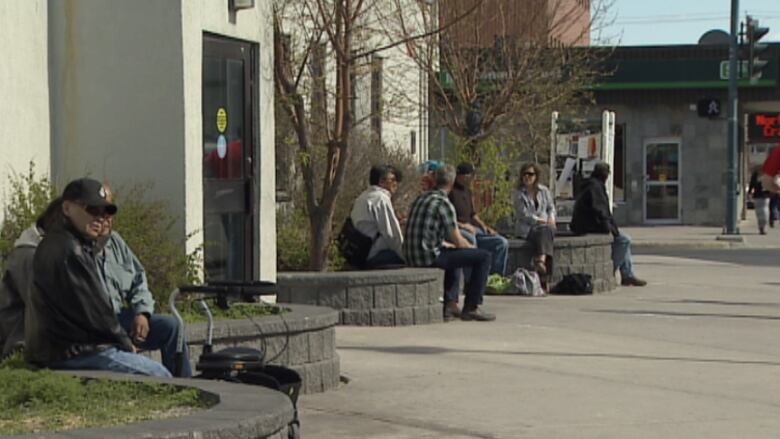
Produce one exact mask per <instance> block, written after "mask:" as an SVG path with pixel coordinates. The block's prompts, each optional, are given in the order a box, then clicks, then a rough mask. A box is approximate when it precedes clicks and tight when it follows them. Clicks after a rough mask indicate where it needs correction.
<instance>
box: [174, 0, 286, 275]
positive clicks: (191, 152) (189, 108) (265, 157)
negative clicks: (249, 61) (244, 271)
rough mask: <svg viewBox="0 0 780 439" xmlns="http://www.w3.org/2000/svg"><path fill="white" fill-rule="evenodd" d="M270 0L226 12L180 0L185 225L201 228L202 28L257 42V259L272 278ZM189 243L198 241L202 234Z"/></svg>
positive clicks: (220, 3)
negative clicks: (184, 145)
mask: <svg viewBox="0 0 780 439" xmlns="http://www.w3.org/2000/svg"><path fill="white" fill-rule="evenodd" d="M271 3H272V2H270V1H265V0H258V1H256V2H255V7H254V8H252V9H246V10H241V11H238V12H237V13H235V14H230V13H229V12H228V0H186V1H184V2H182V23H183V29H182V41H183V53H184V119H185V129H184V136H185V144H186V145H187V148H186V157H185V160H184V164H185V169H186V170H185V174H186V186H187V188H188V190H187V193H186V195H185V196H186V201H185V204H186V208H187V212H188V215H187V230H188V231H190V232H192V231H197V230H199V229H202V227H203V190H202V176H203V151H202V149H203V145H202V142H203V126H202V125H203V122H202V117H201V116H202V114H201V113H202V100H201V93H202V91H201V82H202V81H201V77H202V63H203V33H204V32H209V33H213V34H219V35H221V36H227V37H232V38H236V39H241V40H245V41H249V42H253V43H257V44H258V46H259V49H258V54H259V60H258V63H259V66H257V67H258V68H257V72H258V78H257V79H258V81H259V83H258V87H257V88H258V96H257V98H258V102H257V103H256V106H255V108H256V109H259V111H258V114H256V115H255V117H256V118H257V121H258V127H259V132H258V133H256V136H257V137H256V139H255V160H256V161H259V163H257V168H256V169H259V170H260V174H259V177H258V178H257V180H258V182H257V184H258V188H257V189H258V190H257V191H256V193H257V194H259V199H256V200H255V202H256V203H259V205H258V208H257V210H256V212H258V218H257V221H255V223H256V227H257V229H256V232H257V233H256V235H257V239H256V242H255V248H256V255H255V260H256V261H257V262H258V264H259V266H258V267H256V271H257V272H256V273H255V274H257V275H258V276H259V279H261V280H267V281H275V280H276V209H275V206H276V198H275V194H276V182H275V177H276V175H275V169H276V166H275V157H274V105H273V96H274V95H273V93H274V91H273V77H274V76H273V13H272V12H273V11H272V9H271V6H272V5H271ZM230 15H233V17H231V16H230ZM196 238H197V239H193V240H192V241H193V242H192V243H191V244H193V245H197V244H200V243H202V241H203V237H202V235H198V236H197V237H196Z"/></svg>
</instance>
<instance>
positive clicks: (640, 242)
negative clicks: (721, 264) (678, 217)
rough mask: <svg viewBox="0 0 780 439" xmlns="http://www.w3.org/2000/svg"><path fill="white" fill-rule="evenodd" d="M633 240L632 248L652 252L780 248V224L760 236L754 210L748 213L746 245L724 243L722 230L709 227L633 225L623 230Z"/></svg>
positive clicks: (743, 234) (742, 224) (744, 223)
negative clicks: (679, 249) (720, 238)
mask: <svg viewBox="0 0 780 439" xmlns="http://www.w3.org/2000/svg"><path fill="white" fill-rule="evenodd" d="M620 230H621V231H623V232H625V233H626V234H628V235H629V236H630V237H631V239H632V241H633V244H632V248H633V249H637V250H640V251H641V250H652V249H658V248H669V247H673V248H700V249H707V248H780V224H778V225H777V227H776V228H773V229H772V228H768V227H767V234H766V235H760V234H759V233H758V225H757V223H756V219H755V215H754V213H753V211H752V210H748V214H747V219H746V220H745V221H741V222H740V223H739V230H740V236H741V237H742V239H743V240H744V242H742V243H738V242H737V243H735V242H729V241H720V240H718V239H717V238H718V236H721V235H722V234H723V228H722V227H706V226H681V225H673V226H633V227H628V226H626V227H621V228H620Z"/></svg>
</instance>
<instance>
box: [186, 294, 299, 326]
mask: <svg viewBox="0 0 780 439" xmlns="http://www.w3.org/2000/svg"><path fill="white" fill-rule="evenodd" d="M206 304H207V305H208V306H209V309H210V310H211V314H212V315H213V316H214V320H241V319H245V318H248V317H251V318H254V317H264V316H270V315H277V314H283V313H286V312H288V311H290V309H289V308H285V307H282V306H279V305H273V304H268V303H240V302H238V303H231V304H230V307H229V308H228V309H222V308H220V307H218V306H217V304H216V300H214V299H213V298H209V299H206ZM179 306H181V309H179V313H180V314H181V317H182V319H184V322H185V323H197V322H205V321H206V320H207V319H206V314H205V313H204V312H203V308H201V306H200V304H199V303H198V301H194V300H193V301H189V300H188V301H184V302H182V303H181V305H177V308H179Z"/></svg>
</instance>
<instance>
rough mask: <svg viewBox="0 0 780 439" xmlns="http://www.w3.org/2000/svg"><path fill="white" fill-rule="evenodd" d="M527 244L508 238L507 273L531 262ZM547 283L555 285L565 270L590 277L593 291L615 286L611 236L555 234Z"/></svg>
mask: <svg viewBox="0 0 780 439" xmlns="http://www.w3.org/2000/svg"><path fill="white" fill-rule="evenodd" d="M532 257H533V254H532V251H531V246H530V244H528V242H527V241H526V240H524V239H510V240H509V261H508V263H507V273H512V272H514V270H516V269H517V268H518V267H525V268H528V267H530V266H531V259H532ZM553 265H554V268H553V272H552V278H551V279H550V285H555V284H556V283H558V281H560V280H561V278H563V276H564V275H566V274H571V273H586V274H589V275H591V276H592V277H593V292H594V293H602V292H606V291H611V290H614V289H615V288H616V287H617V281H616V280H615V273H614V271H613V270H612V236H611V235H585V236H556V237H555V250H554V255H553Z"/></svg>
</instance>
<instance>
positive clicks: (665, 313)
mask: <svg viewBox="0 0 780 439" xmlns="http://www.w3.org/2000/svg"><path fill="white" fill-rule="evenodd" d="M584 311H586V312H599V313H607V314H629V315H656V316H669V317H717V318H724V319H756V320H780V316H762V315H754V314H717V313H692V312H677V311H653V310H624V309H589V310H584Z"/></svg>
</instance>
